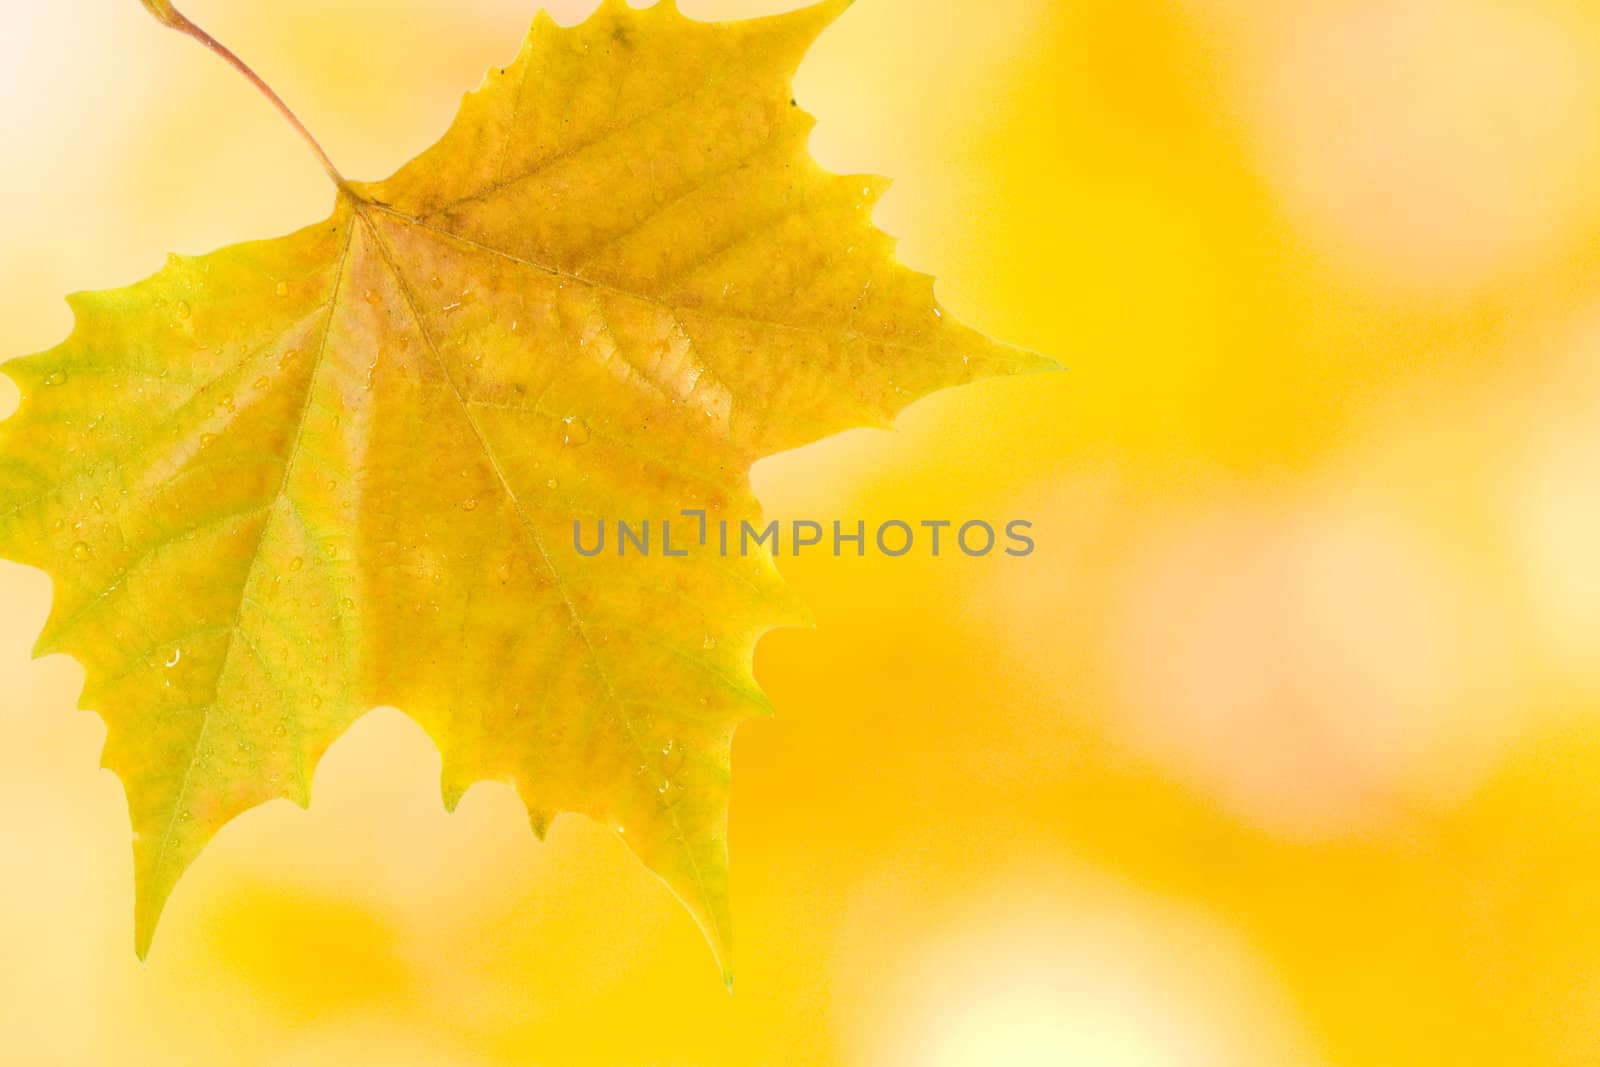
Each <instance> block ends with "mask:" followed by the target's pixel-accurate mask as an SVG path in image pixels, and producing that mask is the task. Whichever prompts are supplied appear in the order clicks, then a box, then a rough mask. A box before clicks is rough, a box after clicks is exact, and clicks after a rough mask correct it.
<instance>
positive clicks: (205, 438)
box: [200, 433, 217, 448]
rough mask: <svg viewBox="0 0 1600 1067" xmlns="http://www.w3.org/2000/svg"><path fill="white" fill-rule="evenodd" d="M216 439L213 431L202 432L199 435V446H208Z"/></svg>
mask: <svg viewBox="0 0 1600 1067" xmlns="http://www.w3.org/2000/svg"><path fill="white" fill-rule="evenodd" d="M216 439H217V435H216V434H214V433H203V434H201V435H200V447H201V448H210V447H211V442H213V441H215V440H216Z"/></svg>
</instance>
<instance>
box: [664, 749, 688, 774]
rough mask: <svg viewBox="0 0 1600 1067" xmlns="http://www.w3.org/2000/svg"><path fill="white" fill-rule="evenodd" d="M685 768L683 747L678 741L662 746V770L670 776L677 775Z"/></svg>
mask: <svg viewBox="0 0 1600 1067" xmlns="http://www.w3.org/2000/svg"><path fill="white" fill-rule="evenodd" d="M682 767H683V747H682V746H681V745H679V744H678V742H676V741H668V742H667V743H666V744H664V745H662V746H661V769H662V770H663V771H666V772H667V773H668V774H677V773H678V771H679V770H681V769H682Z"/></svg>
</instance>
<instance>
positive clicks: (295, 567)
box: [289, 556, 306, 574]
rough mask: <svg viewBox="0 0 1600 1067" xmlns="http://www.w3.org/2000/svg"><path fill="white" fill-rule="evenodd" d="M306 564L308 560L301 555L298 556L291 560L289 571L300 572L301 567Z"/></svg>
mask: <svg viewBox="0 0 1600 1067" xmlns="http://www.w3.org/2000/svg"><path fill="white" fill-rule="evenodd" d="M305 565H306V561H305V560H303V559H301V558H300V557H299V556H296V557H295V558H294V559H291V560H290V561H289V573H290V574H298V573H300V568H301V567H304V566H305Z"/></svg>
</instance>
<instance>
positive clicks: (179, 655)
mask: <svg viewBox="0 0 1600 1067" xmlns="http://www.w3.org/2000/svg"><path fill="white" fill-rule="evenodd" d="M182 659H183V649H181V648H175V649H173V650H172V658H171V659H169V660H167V666H168V667H176V666H177V665H178V662H179V661H180V660H182Z"/></svg>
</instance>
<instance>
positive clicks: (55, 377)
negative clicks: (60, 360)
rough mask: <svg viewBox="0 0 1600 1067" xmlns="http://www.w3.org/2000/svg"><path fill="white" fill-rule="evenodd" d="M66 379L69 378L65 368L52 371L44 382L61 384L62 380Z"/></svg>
mask: <svg viewBox="0 0 1600 1067" xmlns="http://www.w3.org/2000/svg"><path fill="white" fill-rule="evenodd" d="M66 380H67V372H66V371H64V370H58V371H51V372H50V374H49V376H48V377H46V378H45V380H44V384H46V385H60V384H61V383H62V382H64V381H66Z"/></svg>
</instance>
